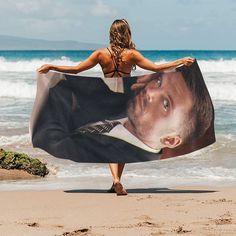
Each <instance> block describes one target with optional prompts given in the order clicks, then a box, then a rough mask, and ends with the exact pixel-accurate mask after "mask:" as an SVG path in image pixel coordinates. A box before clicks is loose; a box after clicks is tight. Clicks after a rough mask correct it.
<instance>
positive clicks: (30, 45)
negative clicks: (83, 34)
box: [0, 35, 104, 50]
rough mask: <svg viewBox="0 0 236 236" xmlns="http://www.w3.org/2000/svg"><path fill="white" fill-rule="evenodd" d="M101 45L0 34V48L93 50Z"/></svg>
mask: <svg viewBox="0 0 236 236" xmlns="http://www.w3.org/2000/svg"><path fill="white" fill-rule="evenodd" d="M101 47H104V45H102V44H97V43H83V42H77V41H73V40H61V41H59V40H58V41H51V40H43V39H30V38H23V37H15V36H8V35H0V50H94V49H97V48H101Z"/></svg>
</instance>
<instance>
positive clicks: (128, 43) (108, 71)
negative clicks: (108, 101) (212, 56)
mask: <svg viewBox="0 0 236 236" xmlns="http://www.w3.org/2000/svg"><path fill="white" fill-rule="evenodd" d="M193 61H194V59H193V58H191V57H186V58H182V59H179V60H176V61H173V62H169V63H164V64H161V65H156V64H155V63H153V62H152V61H150V60H148V59H147V58H145V57H143V56H142V55H141V54H140V53H139V52H138V51H137V50H136V49H135V45H134V43H133V42H132V39H131V30H130V26H129V24H128V22H127V20H125V19H120V20H115V21H114V22H113V23H112V25H111V28H110V45H109V46H108V47H107V48H102V49H98V50H96V51H95V52H93V53H92V54H91V55H90V56H89V57H88V58H87V59H86V60H84V61H83V62H81V63H80V64H78V65H76V66H56V65H50V64H45V65H43V66H41V67H40V68H39V69H38V71H39V72H40V73H47V72H48V71H49V70H54V71H59V72H64V73H73V74H77V73H79V72H82V71H85V70H88V69H90V68H92V67H94V66H96V65H97V64H99V65H100V66H101V68H102V71H103V73H104V76H105V77H107V78H111V77H124V76H130V75H131V70H132V69H134V68H135V66H136V65H137V66H139V67H141V68H143V69H145V70H151V71H154V72H160V71H163V70H166V69H170V68H174V67H177V66H179V65H181V64H184V65H191V64H192V63H193ZM124 166H125V164H122V163H110V164H109V167H110V170H111V173H112V177H113V185H112V187H111V189H109V190H108V192H116V193H117V195H127V192H126V190H125V189H124V188H123V186H122V184H121V183H120V179H121V175H122V172H123V169H124Z"/></svg>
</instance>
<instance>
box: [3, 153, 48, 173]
mask: <svg viewBox="0 0 236 236" xmlns="http://www.w3.org/2000/svg"><path fill="white" fill-rule="evenodd" d="M0 168H3V169H7V170H10V169H18V170H24V171H27V172H28V173H29V174H32V175H39V176H42V177H44V176H45V175H47V174H48V173H49V170H48V168H47V167H46V164H45V163H42V162H41V161H40V160H39V159H36V158H31V157H29V156H28V155H27V154H25V153H18V152H12V151H5V150H4V149H2V148H1V149H0Z"/></svg>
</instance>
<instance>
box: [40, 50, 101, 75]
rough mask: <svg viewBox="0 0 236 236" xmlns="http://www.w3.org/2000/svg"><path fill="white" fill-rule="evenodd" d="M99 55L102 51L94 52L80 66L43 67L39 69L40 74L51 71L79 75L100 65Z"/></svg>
mask: <svg viewBox="0 0 236 236" xmlns="http://www.w3.org/2000/svg"><path fill="white" fill-rule="evenodd" d="M99 55H100V51H99V50H97V51H95V52H93V53H92V54H91V55H90V56H89V57H88V58H87V59H85V60H84V61H82V62H81V63H80V64H78V65H76V66H56V65H51V64H45V65H42V66H41V67H40V68H39V69H38V72H39V73H47V72H48V71H49V70H54V71H59V72H64V73H71V74H77V73H79V72H82V71H85V70H88V69H91V68H92V67H94V66H96V65H97V64H98V63H99Z"/></svg>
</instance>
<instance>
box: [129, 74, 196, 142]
mask: <svg viewBox="0 0 236 236" xmlns="http://www.w3.org/2000/svg"><path fill="white" fill-rule="evenodd" d="M192 103H193V102H192V95H191V92H190V91H189V89H188V87H187V85H186V83H185V81H184V78H183V76H182V74H181V73H180V72H169V73H161V74H159V75H158V74H156V77H155V78H154V79H153V80H151V81H150V82H149V83H147V85H146V86H145V88H144V89H142V90H141V91H140V92H139V93H138V94H137V95H136V97H135V98H134V99H133V100H132V101H131V102H130V104H129V108H128V116H129V120H130V121H131V123H132V125H133V126H134V127H135V130H136V134H137V136H139V137H143V138H144V137H146V138H147V139H156V138H159V139H160V137H161V136H165V135H169V134H170V133H175V135H178V131H179V130H180V129H181V125H184V124H183V122H184V119H185V116H186V114H188V113H189V111H190V110H191V108H192Z"/></svg>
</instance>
